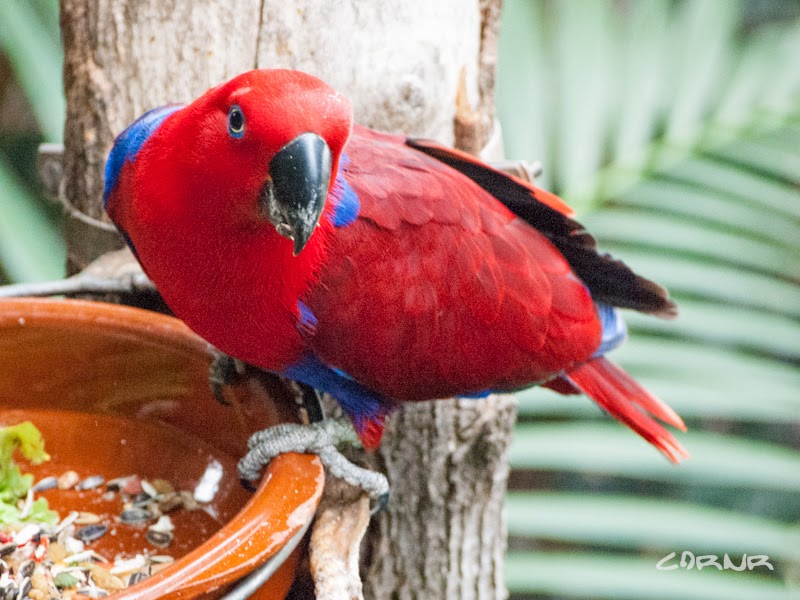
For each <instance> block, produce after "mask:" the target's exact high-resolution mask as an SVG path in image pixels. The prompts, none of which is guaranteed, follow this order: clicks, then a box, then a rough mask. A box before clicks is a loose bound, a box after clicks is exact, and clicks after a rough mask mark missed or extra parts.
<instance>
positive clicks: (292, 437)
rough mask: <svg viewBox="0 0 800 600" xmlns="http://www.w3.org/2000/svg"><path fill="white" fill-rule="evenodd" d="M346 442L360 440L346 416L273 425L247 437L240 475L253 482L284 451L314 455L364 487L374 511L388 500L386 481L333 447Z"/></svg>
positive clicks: (338, 474) (333, 471) (340, 475)
mask: <svg viewBox="0 0 800 600" xmlns="http://www.w3.org/2000/svg"><path fill="white" fill-rule="evenodd" d="M345 443H346V444H352V445H356V444H358V443H359V441H358V436H357V435H356V432H355V431H354V430H353V426H352V425H351V423H350V421H349V420H347V419H325V420H323V421H320V422H318V423H311V424H309V425H296V424H294V423H284V424H281V425H276V426H274V427H270V428H269V429H265V430H264V431H259V432H257V433H254V434H253V435H252V436H251V437H250V440H249V441H248V443H247V446H248V449H249V451H248V453H247V454H246V455H245V456H244V458H242V460H240V461H239V477H240V478H241V479H242V481H244V482H250V481H256V480H257V479H259V477H260V476H261V470H262V469H263V468H264V466H265V465H266V464H267V463H269V461H270V460H272V459H273V458H275V457H276V456H278V455H279V454H283V453H284V452H298V453H301V454H306V453H310V454H316V455H317V456H319V458H320V460H321V461H322V464H323V465H324V466H325V468H326V469H327V470H328V472H329V473H330V474H331V475H333V476H335V477H338V478H340V479H343V480H344V481H346V482H347V483H349V484H350V485H353V486H356V487H359V488H361V489H363V490H364V491H365V492H366V493H367V494H368V495H369V497H370V498H371V499H372V500H374V501H375V503H376V506H375V508H374V509H373V514H374V513H375V512H378V511H380V510H382V509H383V508H384V507H385V506H386V503H387V502H388V500H389V482H388V480H387V479H386V476H385V475H383V473H377V472H375V471H370V470H369V469H364V468H362V467H359V466H357V465H354V464H353V463H352V462H350V461H349V460H347V459H346V458H345V457H344V456H343V455H342V454H341V453H340V452H339V451H338V450H337V449H336V447H337V446H338V445H340V444H345Z"/></svg>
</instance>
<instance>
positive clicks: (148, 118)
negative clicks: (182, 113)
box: [103, 104, 183, 205]
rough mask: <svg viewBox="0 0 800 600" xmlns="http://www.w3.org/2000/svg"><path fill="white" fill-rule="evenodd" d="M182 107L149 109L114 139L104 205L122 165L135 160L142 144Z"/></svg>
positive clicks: (106, 176)
mask: <svg viewBox="0 0 800 600" xmlns="http://www.w3.org/2000/svg"><path fill="white" fill-rule="evenodd" d="M181 108H183V106H182V105H180V104H171V105H168V106H159V107H158V108H154V109H152V110H148V111H147V112H146V113H144V114H143V115H142V116H141V117H139V118H138V119H136V120H135V121H134V122H133V123H131V124H130V125H128V127H127V128H126V129H125V131H123V132H122V133H120V134H119V135H118V136H117V139H115V140H114V147H113V148H111V153H110V154H109V155H108V161H106V171H105V180H106V181H105V188H104V190H103V203H104V205H108V198H109V196H111V192H112V191H113V190H114V188H115V187H116V185H117V182H118V181H119V175H120V173H121V172H122V166H123V165H124V164H125V163H126V162H128V161H132V160H134V159H135V158H136V154H137V153H138V152H139V150H141V148H142V145H144V143H145V142H146V141H147V139H148V138H149V137H150V136H151V135H153V132H154V131H155V130H156V129H158V126H159V125H161V123H163V122H164V119H166V118H167V117H168V116H170V115H171V114H172V113H174V112H175V111H177V110H180V109H181Z"/></svg>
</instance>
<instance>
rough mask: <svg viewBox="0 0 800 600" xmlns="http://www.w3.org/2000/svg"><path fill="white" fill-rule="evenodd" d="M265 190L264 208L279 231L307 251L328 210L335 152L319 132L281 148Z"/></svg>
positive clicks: (270, 168) (297, 251) (263, 189)
mask: <svg viewBox="0 0 800 600" xmlns="http://www.w3.org/2000/svg"><path fill="white" fill-rule="evenodd" d="M269 176H270V179H269V180H268V181H267V183H266V184H264V187H263V188H262V190H261V204H262V209H263V210H264V212H265V213H266V215H267V217H268V218H269V220H270V222H271V223H272V224H273V225H274V226H275V229H276V231H277V232H278V233H279V234H281V235H282V236H283V237H285V238H288V239H290V240H292V241H293V242H294V255H295V256H297V255H298V254H300V252H301V251H302V250H303V248H305V246H306V243H308V240H309V238H310V237H311V234H312V233H314V228H315V227H316V226H317V223H319V219H320V217H321V216H322V210H323V208H325V197H326V196H327V195H328V185H329V184H330V180H331V151H330V148H328V144H326V143H325V140H323V139H322V138H321V137H320V136H318V135H317V134H316V133H304V134H302V135H299V136H297V137H296V138H295V139H293V140H292V141H291V142H289V143H288V144H286V145H285V146H284V147H283V148H281V149H280V150H279V151H278V152H277V154H275V156H273V157H272V160H271V161H270V163H269Z"/></svg>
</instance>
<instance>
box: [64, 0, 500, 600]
mask: <svg viewBox="0 0 800 600" xmlns="http://www.w3.org/2000/svg"><path fill="white" fill-rule="evenodd" d="M499 8H500V0H426V1H425V2H420V1H419V0H402V1H401V0H342V1H341V2H325V1H323V0H291V1H289V0H224V1H223V0H195V1H194V2H185V1H179V0H127V1H115V0H61V24H62V31H63V38H64V44H65V66H64V82H65V88H66V96H67V123H66V127H65V136H64V139H65V155H64V181H63V186H62V191H61V193H62V194H63V197H64V199H65V200H66V201H67V202H68V203H69V204H71V205H73V206H74V207H76V208H77V209H78V210H79V211H81V212H83V213H84V214H86V215H88V216H90V217H92V218H95V219H103V218H104V217H103V210H102V202H101V198H102V188H103V176H102V173H103V165H104V162H105V158H106V156H107V154H108V151H109V149H110V147H111V143H112V140H113V136H115V135H116V134H118V133H119V132H120V131H122V129H123V128H124V127H125V126H126V125H127V124H128V123H129V122H130V121H131V120H132V119H133V118H135V117H136V116H138V115H139V114H141V113H142V112H143V111H145V110H147V109H149V108H152V107H154V106H158V105H161V104H165V103H167V102H187V101H190V100H191V99H193V98H194V97H196V96H198V95H199V94H200V93H202V92H203V91H204V90H206V89H207V88H209V87H211V86H212V85H215V84H217V83H220V82H222V81H225V80H227V79H229V78H231V77H233V76H234V75H236V74H237V73H240V72H242V71H245V70H248V69H252V68H254V67H288V68H296V69H301V70H304V71H307V72H309V73H312V74H314V75H317V76H319V77H321V78H322V79H324V80H326V81H327V82H328V83H330V84H331V85H333V86H334V87H335V88H337V89H338V90H340V91H341V92H343V93H344V94H346V95H347V96H348V97H349V98H350V99H351V101H352V103H353V107H354V111H355V118H356V121H357V122H359V123H362V124H364V125H367V126H370V127H373V128H376V129H381V130H386V131H398V132H399V131H402V132H406V133H409V134H412V135H419V136H426V137H431V138H436V139H439V140H441V141H443V142H445V143H449V144H455V145H456V146H459V147H461V148H463V149H465V150H468V151H470V152H477V151H478V150H480V149H481V148H482V147H483V146H484V145H485V144H486V141H487V139H488V137H489V134H490V132H491V125H492V122H493V113H494V65H495V38H496V35H497V28H498V23H499ZM66 236H67V246H68V257H69V269H70V271H71V272H75V271H77V270H80V269H81V268H83V267H84V266H85V265H86V264H88V263H89V262H90V261H91V260H92V259H94V258H96V257H97V256H98V255H99V254H101V253H102V252H104V251H105V250H108V249H111V248H113V247H117V246H118V245H119V240H118V239H117V238H116V237H114V236H112V235H109V234H108V233H104V232H101V231H98V230H96V229H94V228H91V227H90V226H88V225H86V224H85V223H84V222H83V221H81V220H77V219H71V220H70V221H69V223H68V225H67V228H66ZM514 415H515V408H514V403H513V400H512V399H510V398H509V397H494V398H489V399H486V400H469V401H455V400H450V401H442V402H438V403H420V404H417V405H414V406H411V407H408V408H406V409H405V410H403V411H402V412H401V413H400V414H398V415H397V416H396V417H394V418H393V419H391V420H390V422H389V425H388V428H387V433H386V436H385V437H384V443H383V446H382V448H381V450H380V453H379V455H378V456H376V457H374V458H375V459H376V460H377V461H378V462H380V463H381V465H382V467H383V468H385V470H386V472H387V474H388V476H389V478H390V483H391V486H392V494H393V495H392V499H391V501H390V505H389V510H388V511H387V512H386V513H384V514H382V515H381V516H380V517H378V519H377V523H376V524H375V526H374V527H373V530H372V531H371V532H370V535H369V539H368V541H367V547H368V548H369V552H368V553H367V556H366V560H367V563H368V564H366V565H365V571H364V574H365V583H364V585H365V594H366V596H367V597H370V598H389V597H398V598H412V597H425V598H442V597H452V598H502V597H504V596H505V588H504V585H503V577H502V571H503V570H502V565H503V553H504V549H505V527H504V523H503V518H502V499H503V493H504V490H505V483H506V478H507V475H508V464H507V459H506V450H507V446H508V442H509V438H510V433H511V428H512V425H513V422H514Z"/></svg>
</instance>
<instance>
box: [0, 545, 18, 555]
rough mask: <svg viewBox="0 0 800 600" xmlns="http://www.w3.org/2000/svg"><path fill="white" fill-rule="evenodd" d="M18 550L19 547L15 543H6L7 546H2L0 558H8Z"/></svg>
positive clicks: (0, 547)
mask: <svg viewBox="0 0 800 600" xmlns="http://www.w3.org/2000/svg"><path fill="white" fill-rule="evenodd" d="M16 549H17V545H16V544H15V543H14V542H6V543H5V544H0V557H2V556H8V555H9V554H11V553H12V552H14V550H16Z"/></svg>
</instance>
